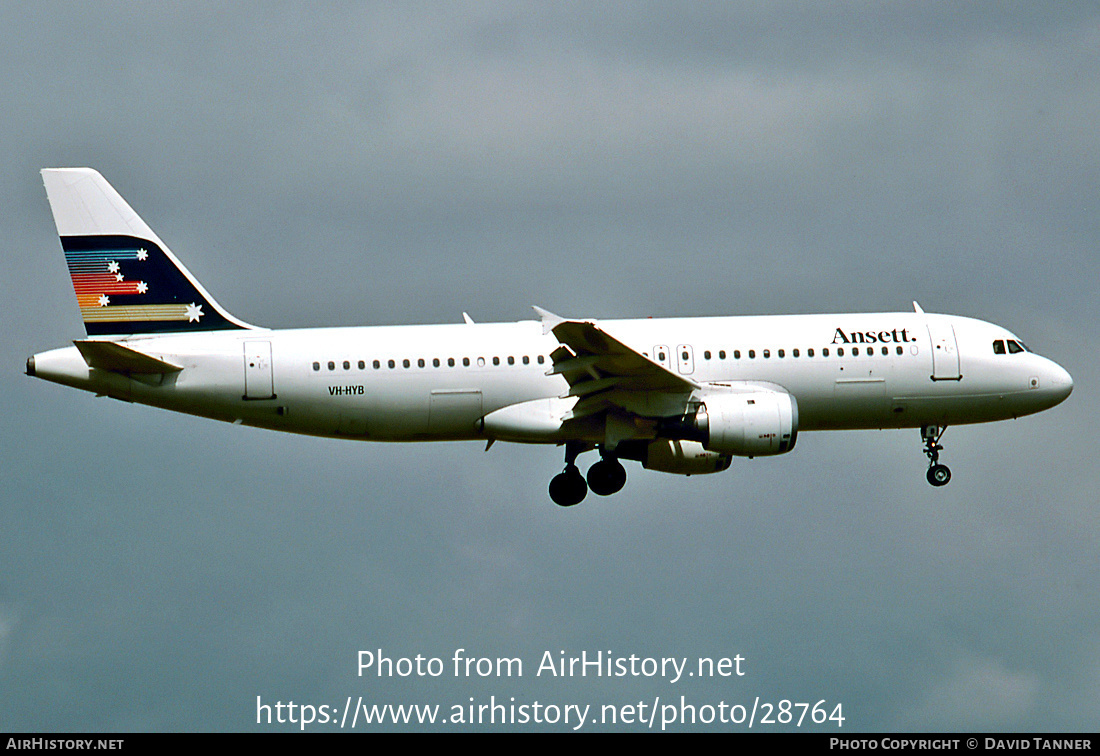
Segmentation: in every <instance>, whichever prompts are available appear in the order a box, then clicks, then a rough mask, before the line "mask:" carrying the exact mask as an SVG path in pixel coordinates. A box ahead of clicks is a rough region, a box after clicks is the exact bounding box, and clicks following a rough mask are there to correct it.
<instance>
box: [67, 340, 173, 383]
mask: <svg viewBox="0 0 1100 756" xmlns="http://www.w3.org/2000/svg"><path fill="white" fill-rule="evenodd" d="M73 343H74V344H75V345H76V348H77V349H78V350H80V356H81V357H83V358H84V361H85V362H87V363H88V367H94V368H97V369H99V370H111V371H113V372H116V373H138V374H145V375H156V374H160V375H163V374H165V373H178V372H179V371H181V370H183V368H182V367H181V366H179V365H173V364H172V363H171V362H165V361H164V360H158V359H157V358H156V357H150V356H149V355H147V354H143V353H142V352H139V351H137V350H136V349H131V348H130V347H126V346H123V345H122V344H118V343H116V342H114V341H74V342H73Z"/></svg>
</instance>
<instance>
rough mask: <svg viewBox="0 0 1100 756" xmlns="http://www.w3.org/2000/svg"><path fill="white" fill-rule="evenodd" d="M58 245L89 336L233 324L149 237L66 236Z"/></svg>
mask: <svg viewBox="0 0 1100 756" xmlns="http://www.w3.org/2000/svg"><path fill="white" fill-rule="evenodd" d="M61 246H62V248H63V249H64V251H65V262H66V264H67V265H68V266H69V275H70V276H71V277H72V281H73V290H74V291H75V292H76V300H77V304H78V305H79V306H80V315H81V317H82V318H83V319H84V327H85V329H86V330H87V331H88V334H89V335H98V334H107V333H123V332H125V333H140V332H156V331H178V330H182V329H181V326H182V327H183V328H186V327H187V324H191V325H192V326H193V327H195V328H196V330H208V329H211V328H227V327H230V328H231V327H233V326H232V325H231V324H229V323H228V322H226V321H225V319H224V318H222V317H221V316H220V315H219V314H218V313H217V312H214V311H213V308H212V307H211V306H210V305H209V304H208V303H207V302H206V300H205V298H204V297H203V296H202V294H201V293H199V291H198V290H197V289H196V288H195V286H194V284H192V283H191V282H190V281H189V280H188V279H187V278H186V276H184V275H183V273H182V272H180V270H179V268H178V267H177V266H176V265H175V264H174V263H173V261H172V260H171V259H169V258H168V256H167V255H165V254H164V252H163V251H162V250H161V249H160V248H159V247H158V246H157V245H156V244H153V243H152V242H149V241H147V240H144V239H136V238H133V237H128V236H69V237H63V238H62V239H61Z"/></svg>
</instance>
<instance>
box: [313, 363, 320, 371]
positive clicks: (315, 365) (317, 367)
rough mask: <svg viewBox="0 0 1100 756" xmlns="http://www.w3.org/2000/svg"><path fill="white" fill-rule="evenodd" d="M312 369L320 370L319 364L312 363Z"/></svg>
mask: <svg viewBox="0 0 1100 756" xmlns="http://www.w3.org/2000/svg"><path fill="white" fill-rule="evenodd" d="M313 369H314V370H320V369H321V363H320V362H314V363H313Z"/></svg>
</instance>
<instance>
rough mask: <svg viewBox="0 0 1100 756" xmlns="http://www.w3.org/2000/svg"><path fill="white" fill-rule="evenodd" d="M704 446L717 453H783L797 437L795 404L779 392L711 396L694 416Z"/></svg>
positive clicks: (745, 455) (789, 397) (742, 455)
mask: <svg viewBox="0 0 1100 756" xmlns="http://www.w3.org/2000/svg"><path fill="white" fill-rule="evenodd" d="M693 425H694V426H695V429H696V430H697V431H698V432H699V435H700V440H701V442H702V444H703V446H704V447H706V448H707V449H709V450H710V451H714V452H718V453H719V454H733V455H736V456H738V457H757V456H760V457H765V456H770V455H774V454H785V453H786V452H789V451H790V450H791V449H793V448H794V444H795V441H796V440H797V438H798V403H797V402H796V401H795V398H794V397H793V396H791V395H790V394H787V393H784V392H781V391H769V390H766V389H765V390H761V391H751V392H746V393H739V394H738V393H729V394H710V395H708V396H706V397H704V398H703V404H702V405H701V406H700V407H699V410H698V411H697V412H696V413H695V415H694V416H693Z"/></svg>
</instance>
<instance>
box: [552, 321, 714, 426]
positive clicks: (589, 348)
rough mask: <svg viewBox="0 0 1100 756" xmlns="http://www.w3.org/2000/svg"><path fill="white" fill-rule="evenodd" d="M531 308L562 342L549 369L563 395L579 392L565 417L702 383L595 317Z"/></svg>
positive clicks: (687, 389) (631, 404)
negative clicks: (558, 380) (658, 359)
mask: <svg viewBox="0 0 1100 756" xmlns="http://www.w3.org/2000/svg"><path fill="white" fill-rule="evenodd" d="M535 309H536V311H537V312H538V313H539V315H540V316H542V319H543V324H544V326H545V327H546V329H547V330H548V331H549V332H550V333H553V334H554V336H555V337H556V338H557V340H558V341H559V342H560V343H561V346H560V347H558V348H557V349H555V350H554V351H553V352H552V353H551V354H550V359H551V360H552V362H553V364H554V366H553V368H552V369H551V370H550V371H549V374H550V375H561V376H562V377H563V378H565V380H566V382H567V383H568V384H569V392H568V393H567V394H566V396H569V397H572V396H576V397H580V400H579V401H578V402H577V404H576V405H575V406H574V408H573V411H572V412H571V413H570V418H568V419H575V418H579V417H584V416H587V415H591V414H595V413H597V412H601V411H603V410H605V409H608V408H609V407H610V406H612V405H615V406H618V407H621V408H623V409H629V410H630V411H633V407H634V406H636V403H637V401H636V400H637V397H638V395H639V394H683V393H687V392H690V391H692V390H694V389H698V388H701V386H700V384H698V383H696V382H695V381H693V380H692V379H690V378H688V377H687V376H683V375H679V374H677V373H674V372H672V371H671V370H669V369H668V368H666V367H664V366H662V365H660V364H658V363H657V362H655V361H654V360H652V359H650V358H649V357H647V356H646V355H644V354H642V353H641V352H639V351H637V350H636V349H633V348H631V347H629V346H627V345H626V344H624V343H623V342H621V341H619V340H618V339H616V338H615V337H614V336H612V335H611V334H609V333H607V332H606V331H604V330H603V329H602V328H600V327H599V326H597V325H596V324H595V323H592V322H589V321H584V320H567V319H565V318H559V317H558V316H556V315H554V314H553V313H550V312H547V311H546V310H541V309H539V308H535ZM628 405H629V406H628Z"/></svg>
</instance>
